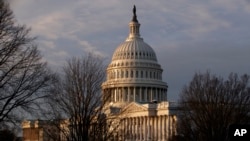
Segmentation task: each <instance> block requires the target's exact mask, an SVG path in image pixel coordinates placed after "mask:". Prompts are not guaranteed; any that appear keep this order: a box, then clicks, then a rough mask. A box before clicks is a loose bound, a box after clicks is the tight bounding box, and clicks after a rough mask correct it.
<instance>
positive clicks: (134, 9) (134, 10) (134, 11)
mask: <svg viewBox="0 0 250 141" xmlns="http://www.w3.org/2000/svg"><path fill="white" fill-rule="evenodd" d="M133 13H134V15H135V16H136V7H135V5H134V8H133Z"/></svg>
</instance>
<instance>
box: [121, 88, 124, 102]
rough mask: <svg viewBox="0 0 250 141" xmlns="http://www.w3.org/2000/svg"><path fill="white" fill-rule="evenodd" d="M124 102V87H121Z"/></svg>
mask: <svg viewBox="0 0 250 141" xmlns="http://www.w3.org/2000/svg"><path fill="white" fill-rule="evenodd" d="M121 96H122V102H124V87H121Z"/></svg>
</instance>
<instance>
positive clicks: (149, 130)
mask: <svg viewBox="0 0 250 141" xmlns="http://www.w3.org/2000/svg"><path fill="white" fill-rule="evenodd" d="M147 125H148V133H147V134H148V138H147V139H148V140H149V139H150V138H151V136H150V132H151V129H150V117H149V116H148V119H147Z"/></svg>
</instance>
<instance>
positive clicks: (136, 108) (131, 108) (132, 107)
mask: <svg viewBox="0 0 250 141" xmlns="http://www.w3.org/2000/svg"><path fill="white" fill-rule="evenodd" d="M122 111H123V113H135V112H144V111H148V108H147V107H144V106H142V105H140V104H138V103H135V102H132V103H130V104H129V105H127V106H125V107H124V108H122Z"/></svg>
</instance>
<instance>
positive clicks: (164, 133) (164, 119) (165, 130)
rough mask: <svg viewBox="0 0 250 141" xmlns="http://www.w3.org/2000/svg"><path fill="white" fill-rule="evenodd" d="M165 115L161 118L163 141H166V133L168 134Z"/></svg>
mask: <svg viewBox="0 0 250 141" xmlns="http://www.w3.org/2000/svg"><path fill="white" fill-rule="evenodd" d="M166 117H167V115H164V116H163V125H164V132H163V137H164V139H165V140H167V139H168V138H167V132H168V126H167V118H166Z"/></svg>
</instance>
